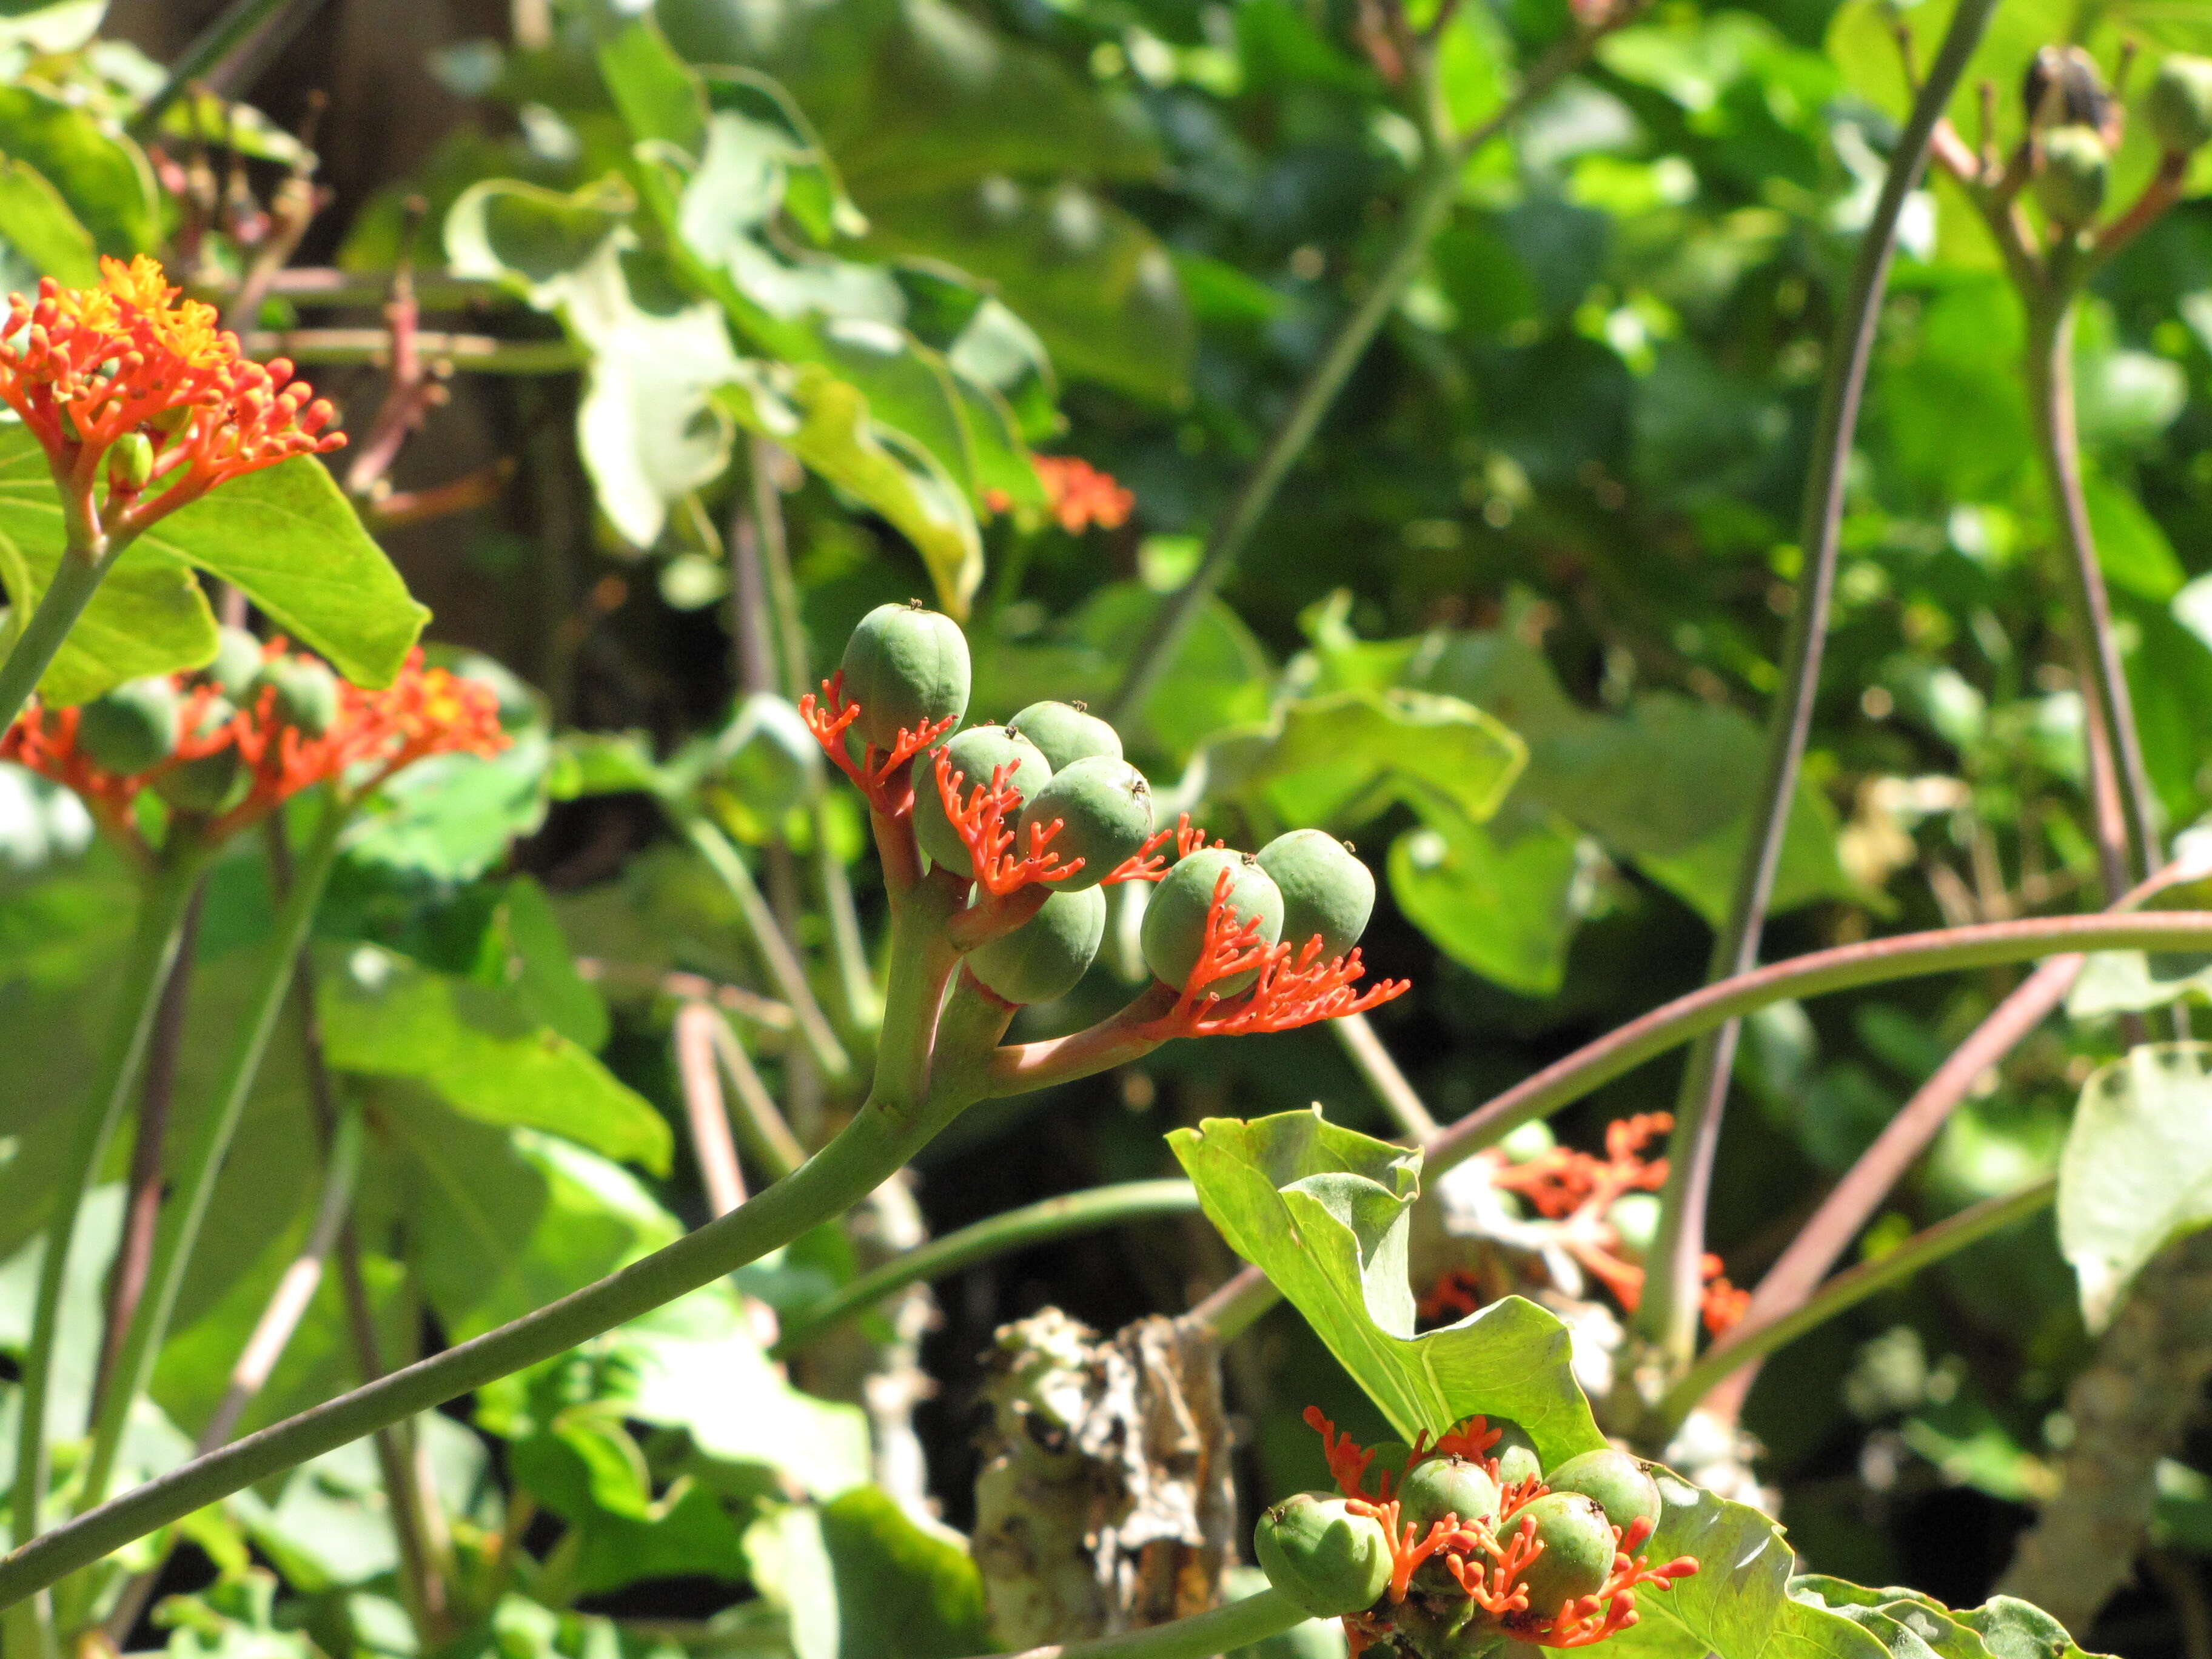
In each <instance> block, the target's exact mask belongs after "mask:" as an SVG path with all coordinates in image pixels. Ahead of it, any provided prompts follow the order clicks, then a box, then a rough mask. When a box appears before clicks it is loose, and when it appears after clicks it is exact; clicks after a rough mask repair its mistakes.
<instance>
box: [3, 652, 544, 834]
mask: <svg viewBox="0 0 2212 1659" xmlns="http://www.w3.org/2000/svg"><path fill="white" fill-rule="evenodd" d="M264 655H265V656H268V657H270V658H275V657H277V656H280V655H283V641H271V642H270V644H269V646H268V647H266V648H265V651H264ZM175 681H176V684H177V685H178V688H179V690H181V691H182V692H183V693H184V696H183V698H182V700H181V703H180V708H179V715H178V733H179V735H178V738H177V744H176V747H175V749H174V750H173V752H172V753H171V754H170V755H169V756H168V757H167V758H166V759H164V760H163V761H161V763H159V764H158V765H155V766H153V767H150V768H149V769H147V770H145V771H143V772H137V773H131V774H127V775H126V774H122V773H116V772H110V771H108V770H106V769H104V768H102V767H101V766H100V765H99V764H98V763H95V762H94V760H93V759H92V757H90V756H88V755H87V754H86V753H85V752H84V751H83V750H82V749H81V748H80V747H79V746H78V744H77V726H78V723H79V720H81V718H82V713H81V711H80V710H79V709H76V708H55V709H46V708H41V707H40V704H39V702H38V701H37V700H36V699H35V698H34V699H33V701H32V702H31V703H30V705H29V706H28V707H27V708H25V709H24V710H23V712H22V713H21V714H20V715H18V716H17V717H16V719H15V724H14V725H13V726H9V728H8V731H7V732H6V733H5V734H4V735H0V760H11V761H14V762H15V763H17V764H19V765H21V766H24V767H27V768H28V769H31V770H32V771H34V772H37V773H39V774H40V775H43V776H46V777H49V778H52V779H53V780H54V781H56V782H58V783H60V784H64V785H65V786H66V787H69V788H70V789H71V790H73V791H75V792H76V794H77V795H78V796H79V797H81V798H82V799H83V801H84V803H85V805H86V806H87V808H88V809H89V811H91V813H92V815H93V817H94V820H95V821H96V822H98V823H99V824H100V827H101V828H102V829H105V830H106V831H107V832H108V833H109V834H110V835H112V836H115V837H116V838H117V839H118V841H120V842H123V843H124V844H125V845H126V846H128V847H130V848H132V849H133V850H134V851H137V852H141V853H143V852H144V850H145V845H144V841H143V837H142V836H141V834H140V832H139V827H138V822H137V813H136V811H134V807H135V805H136V803H137V799H138V796H139V794H140V793H141V792H143V790H145V789H146V788H147V787H149V786H151V785H154V784H157V783H158V782H159V781H161V778H162V777H163V776H164V775H167V774H168V773H171V772H173V771H175V770H176V769H178V768H179V767H182V766H185V765H186V764H189V763H191V762H194V761H204V760H206V759H209V758H210V757H214V756H216V755H219V754H221V753H222V751H224V750H235V751H236V753H237V756H238V758H239V763H240V768H241V769H242V772H243V774H244V781H245V787H244V789H243V791H242V792H241V793H239V795H238V799H237V800H236V801H235V803H234V804H233V805H228V806H226V807H224V808H223V810H222V811H220V812H219V813H216V815H214V816H213V817H210V818H209V819H208V821H207V823H206V824H205V825H204V833H205V834H206V835H207V836H208V837H209V838H210V839H211V840H219V839H221V838H222V837H224V836H230V835H234V834H236V833H237V832H238V831H239V830H240V829H244V828H246V827H247V826H248V825H250V824H252V823H256V822H258V821H259V820H260V819H262V818H264V817H267V816H268V815H269V813H270V812H271V811H275V810H276V807H277V806H279V805H282V804H283V802H284V801H286V800H287V799H290V798H291V797H292V796H294V795H295V794H297V793H300V792H301V790H303V789H307V788H310V787H313V786H314V785H316V784H318V783H322V782H325V781H340V782H342V783H343V787H345V789H346V791H347V793H349V794H350V795H353V796H355V797H356V798H358V797H360V796H362V795H365V794H367V793H368V792H369V791H371V790H373V789H374V788H375V787H377V786H378V785H379V784H380V783H382V782H383V781H385V780H386V779H387V778H389V777H390V776H392V774H393V773H395V772H398V770H400V769H402V768H403V767H406V766H410V765H412V764H413V763H415V762H416V761H418V760H421V759H423V758H424V757H427V756H430V755H439V754H453V753H467V754H474V755H485V756H489V755H495V754H497V753H498V752H499V751H500V750H502V749H504V748H506V747H507V742H508V739H507V734H506V732H504V731H502V730H501V726H500V722H499V699H498V696H496V694H495V693H494V691H493V690H492V689H491V688H490V687H489V686H487V685H484V684H482V683H480V682H478V681H475V680H468V679H463V678H460V677H459V676H458V675H455V674H453V673H449V672H448V671H446V670H445V669H442V668H426V667H424V666H423V665H422V653H421V652H420V651H416V652H413V653H410V655H409V657H408V659H407V664H406V666H405V667H404V668H403V669H402V670H401V671H400V673H399V677H398V678H397V679H396V680H394V681H393V682H392V684H390V685H389V686H386V687H385V688H384V689H383V690H376V691H365V690H362V689H361V688H360V687H358V686H356V685H351V684H347V683H346V682H344V681H343V680H341V681H340V682H339V683H338V688H337V691H338V710H337V718H336V719H334V720H332V721H331V724H330V726H329V728H328V729H327V730H326V731H325V732H323V733H322V735H320V736H319V737H317V736H311V735H309V734H308V733H307V732H302V731H301V730H300V728H298V727H297V726H292V725H289V724H287V723H286V722H285V721H283V720H281V719H280V718H279V717H278V715H277V712H276V690H275V689H274V688H273V687H271V688H267V689H264V690H263V691H262V692H261V694H260V695H259V696H258V697H256V698H255V699H254V700H253V701H252V702H251V703H249V704H247V705H246V707H244V708H239V709H237V710H236V711H235V712H234V713H233V714H231V716H230V718H229V719H228V720H221V721H218V722H216V723H215V724H212V725H209V724H208V723H207V722H208V716H209V714H210V710H211V709H212V708H213V707H214V706H215V704H216V702H217V700H218V699H219V698H220V696H221V695H222V694H221V692H220V691H219V690H218V689H217V688H216V687H215V686H213V685H208V684H199V685H195V684H191V682H190V677H189V676H185V675H178V676H176V677H175ZM203 728H204V729H203Z"/></svg>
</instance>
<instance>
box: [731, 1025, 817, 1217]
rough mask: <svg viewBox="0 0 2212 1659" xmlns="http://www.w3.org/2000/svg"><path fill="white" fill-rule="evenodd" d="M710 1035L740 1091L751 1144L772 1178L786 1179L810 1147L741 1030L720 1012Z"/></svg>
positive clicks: (741, 1124)
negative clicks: (764, 1079) (787, 1116)
mask: <svg viewBox="0 0 2212 1659" xmlns="http://www.w3.org/2000/svg"><path fill="white" fill-rule="evenodd" d="M707 1036H708V1040H709V1041H710V1042H712V1043H713V1044H714V1054H715V1057H716V1058H717V1059H719V1060H720V1061H721V1062H722V1069H723V1070H724V1071H725V1072H726V1073H728V1074H729V1079H730V1086H731V1087H732V1089H734V1090H735V1091H737V1096H738V1128H739V1129H740V1130H741V1131H742V1133H744V1138H745V1144H746V1146H747V1148H748V1149H749V1150H750V1152H751V1153H752V1155H753V1157H754V1158H756V1159H757V1160H758V1161H759V1163H760V1164H761V1165H762V1167H763V1168H764V1169H766V1170H768V1172H769V1177H770V1178H771V1179H772V1180H775V1181H781V1180H782V1179H783V1178H784V1177H785V1176H787V1175H789V1174H790V1173H791V1172H792V1171H793V1170H796V1169H797V1168H798V1167H799V1165H800V1164H804V1163H805V1162H806V1148H805V1147H804V1146H801V1145H799V1137H798V1136H797V1135H795V1134H793V1133H792V1129H791V1125H790V1124H789V1123H788V1122H787V1121H785V1120H784V1115H783V1114H782V1112H781V1111H780V1110H778V1109H777V1107H776V1103H775V1096H773V1095H771V1094H770V1093H769V1091H768V1085H766V1084H765V1083H763V1082H762V1081H761V1074H760V1073H759V1072H758V1071H757V1070H756V1069H755V1068H754V1066H753V1060H752V1056H751V1055H750V1054H747V1053H746V1052H745V1045H744V1043H742V1042H738V1034H737V1033H736V1032H735V1031H732V1030H731V1029H730V1025H729V1022H728V1021H727V1020H726V1019H724V1018H722V1017H721V1016H720V1014H716V1015H715V1016H714V1024H713V1025H711V1026H709V1027H708V1028H707Z"/></svg>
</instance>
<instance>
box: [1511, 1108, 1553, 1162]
mask: <svg viewBox="0 0 2212 1659" xmlns="http://www.w3.org/2000/svg"><path fill="white" fill-rule="evenodd" d="M1558 1145H1559V1142H1558V1141H1557V1140H1556V1139H1553V1135H1552V1126H1551V1125H1550V1124H1548V1123H1547V1122H1545V1121H1544V1120H1543V1119H1542V1118H1541V1117H1532V1118H1530V1119H1529V1120H1528V1121H1527V1122H1526V1123H1524V1124H1522V1126H1521V1127H1519V1128H1517V1129H1516V1130H1515V1131H1514V1132H1513V1133H1511V1134H1510V1135H1508V1136H1506V1137H1505V1139H1503V1140H1501V1141H1499V1142H1498V1151H1499V1152H1503V1153H1504V1154H1505V1161H1506V1162H1507V1163H1508V1164H1526V1163H1527V1162H1528V1160H1529V1159H1530V1158H1541V1157H1542V1156H1543V1155H1544V1154H1545V1153H1547V1152H1550V1151H1551V1150H1552V1149H1553V1147H1555V1146H1558Z"/></svg>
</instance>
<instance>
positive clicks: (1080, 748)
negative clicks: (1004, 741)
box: [1006, 702, 1121, 773]
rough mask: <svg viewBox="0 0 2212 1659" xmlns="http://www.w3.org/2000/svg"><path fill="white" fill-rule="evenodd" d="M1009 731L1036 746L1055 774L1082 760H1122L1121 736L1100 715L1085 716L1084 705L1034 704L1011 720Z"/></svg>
mask: <svg viewBox="0 0 2212 1659" xmlns="http://www.w3.org/2000/svg"><path fill="white" fill-rule="evenodd" d="M1006 729H1007V730H1008V731H1009V732H1020V733H1021V734H1022V735H1023V736H1024V737H1025V738H1028V739H1029V740H1030V742H1031V743H1033V744H1036V746H1037V750H1038V752H1040V753H1041V754H1042V755H1043V756H1044V757H1045V759H1047V760H1048V761H1049V762H1051V763H1052V769H1053V770H1054V772H1055V773H1057V772H1064V771H1066V769H1068V768H1069V767H1071V766H1073V765H1074V764H1075V763H1076V762H1078V761H1079V760H1095V759H1097V758H1098V757H1101V756H1103V757H1105V758H1106V759H1108V760H1119V759H1121V733H1120V732H1116V731H1115V729H1114V728H1113V727H1112V726H1109V725H1107V724H1106V722H1105V721H1104V720H1100V719H1099V718H1098V716H1097V715H1096V714H1086V713H1085V711H1084V708H1083V705H1082V704H1081V703H1076V702H1033V703H1031V704H1030V706H1029V707H1028V708H1024V709H1023V710H1022V712H1021V713H1020V714H1017V715H1015V716H1014V717H1013V719H1012V720H1008V721H1007V722H1006Z"/></svg>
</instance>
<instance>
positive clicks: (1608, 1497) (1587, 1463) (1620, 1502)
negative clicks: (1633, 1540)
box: [1544, 1447, 1662, 1532]
mask: <svg viewBox="0 0 2212 1659" xmlns="http://www.w3.org/2000/svg"><path fill="white" fill-rule="evenodd" d="M1544 1484H1545V1485H1546V1486H1549V1487H1550V1488H1551V1489H1552V1490H1553V1492H1580V1493H1581V1494H1582V1495H1583V1497H1585V1498H1589V1499H1590V1500H1591V1501H1592V1502H1594V1503H1595V1504H1597V1506H1598V1507H1599V1508H1600V1509H1601V1510H1604V1511H1605V1518H1606V1520H1607V1522H1610V1523H1611V1524H1612V1525H1613V1526H1616V1527H1619V1528H1620V1529H1621V1530H1622V1531H1623V1532H1626V1531H1627V1530H1628V1528H1630V1527H1631V1526H1632V1525H1633V1524H1634V1523H1635V1522H1638V1521H1647V1520H1648V1521H1650V1522H1651V1523H1652V1524H1653V1525H1654V1526H1656V1525H1657V1524H1658V1523H1659V1511H1660V1510H1661V1508H1662V1504H1661V1502H1660V1498H1659V1483H1658V1482H1657V1481H1656V1480H1653V1479H1652V1478H1651V1471H1650V1469H1649V1468H1646V1467H1645V1466H1644V1462H1643V1461H1642V1460H1641V1459H1640V1458H1636V1457H1632V1456H1630V1455H1629V1454H1628V1453H1626V1452H1625V1451H1619V1450H1615V1449H1613V1448H1611V1447H1608V1448H1607V1449H1605V1450H1603V1451H1590V1452H1584V1453H1583V1455H1581V1456H1579V1457H1570V1458H1569V1459H1568V1460H1567V1461H1566V1462H1564V1463H1562V1464H1560V1465H1559V1468H1556V1469H1553V1471H1552V1472H1551V1473H1550V1474H1547V1475H1546V1476H1545V1477H1544Z"/></svg>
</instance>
